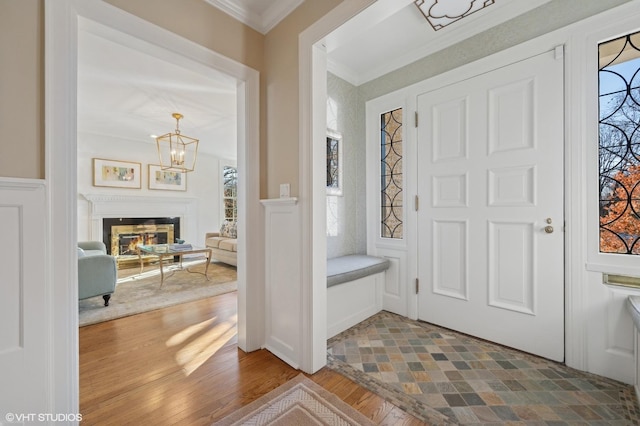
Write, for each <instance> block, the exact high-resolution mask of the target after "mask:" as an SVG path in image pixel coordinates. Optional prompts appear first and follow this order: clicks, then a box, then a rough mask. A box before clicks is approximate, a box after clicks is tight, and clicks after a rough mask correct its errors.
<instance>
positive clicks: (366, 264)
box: [327, 254, 389, 287]
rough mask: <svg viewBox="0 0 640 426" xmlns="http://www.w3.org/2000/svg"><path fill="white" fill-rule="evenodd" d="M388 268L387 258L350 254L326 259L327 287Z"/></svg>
mask: <svg viewBox="0 0 640 426" xmlns="http://www.w3.org/2000/svg"><path fill="white" fill-rule="evenodd" d="M388 268H389V259H385V258H381V257H375V256H368V255H365V254H352V255H348V256H340V257H334V258H333V259H328V260H327V287H331V286H334V285H338V284H342V283H345V282H348V281H354V280H357V279H358V278H362V277H366V276H368V275H373V274H377V273H378V272H382V271H386V270H387V269H388Z"/></svg>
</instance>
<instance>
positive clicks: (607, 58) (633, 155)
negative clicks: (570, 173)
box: [598, 33, 640, 255]
mask: <svg viewBox="0 0 640 426" xmlns="http://www.w3.org/2000/svg"><path fill="white" fill-rule="evenodd" d="M598 52H599V72H598V77H599V109H600V117H599V120H600V121H599V123H600V124H599V151H598V154H599V155H598V158H599V184H600V188H599V189H600V211H599V215H600V252H602V253H619V254H631V255H637V254H640V33H634V34H629V35H626V36H623V37H620V38H617V39H615V40H611V41H608V42H606V43H601V44H600V45H599V48H598Z"/></svg>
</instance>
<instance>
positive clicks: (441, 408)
mask: <svg viewBox="0 0 640 426" xmlns="http://www.w3.org/2000/svg"><path fill="white" fill-rule="evenodd" d="M328 361H329V362H328V366H329V368H331V369H333V370H336V371H338V372H340V373H341V374H344V375H345V376H347V377H349V378H351V379H352V380H354V381H356V382H357V383H359V384H361V385H362V386H364V387H365V388H367V389H369V390H371V391H373V392H375V393H377V394H378V395H380V396H382V397H384V398H385V399H387V400H389V401H391V402H392V403H394V404H396V405H397V406H399V407H401V408H403V409H404V410H405V411H407V412H408V413H411V414H413V415H414V416H416V417H418V418H420V419H422V420H424V421H425V422H426V423H428V424H463V425H492V424H495V425H499V424H509V425H638V424H640V410H639V408H638V405H637V403H636V397H635V392H634V390H633V387H632V386H629V385H625V384H623V383H619V382H616V381H614V380H609V379H607V378H603V377H600V376H596V375H592V374H587V373H583V372H580V371H577V370H574V369H571V368H568V367H566V366H564V365H562V364H558V363H555V362H552V361H548V360H545V359H541V358H537V357H534V356H531V355H528V354H524V353H522V352H519V351H516V350H512V349H509V348H505V347H502V346H499V345H495V344H491V343H488V342H486V341H483V340H479V339H475V338H472V337H469V336H467V335H463V334H460V333H456V332H454V331H451V330H447V329H443V328H440V327H436V326H434V325H431V324H427V323H423V322H418V321H412V320H410V319H407V318H404V317H401V316H398V315H395V314H391V313H389V312H380V313H378V314H376V315H374V316H373V317H371V318H369V319H368V320H366V321H364V322H362V323H360V324H358V325H356V326H355V327H353V328H351V329H349V330H347V331H345V332H344V333H341V334H339V335H338V336H335V337H334V338H332V339H330V340H329V344H328Z"/></svg>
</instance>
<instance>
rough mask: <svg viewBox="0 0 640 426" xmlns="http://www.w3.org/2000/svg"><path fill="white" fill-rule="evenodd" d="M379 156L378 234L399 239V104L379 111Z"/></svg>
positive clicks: (400, 231)
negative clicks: (379, 205)
mask: <svg viewBox="0 0 640 426" xmlns="http://www.w3.org/2000/svg"><path fill="white" fill-rule="evenodd" d="M380 160H381V161H380V178H381V179H380V188H381V194H380V200H381V230H380V232H381V235H380V236H381V237H382V238H394V239H402V238H403V228H402V220H403V210H402V201H403V196H402V195H403V193H402V108H398V109H396V110H393V111H389V112H386V113H384V114H381V115H380Z"/></svg>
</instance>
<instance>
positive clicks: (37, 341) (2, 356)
mask: <svg viewBox="0 0 640 426" xmlns="http://www.w3.org/2000/svg"><path fill="white" fill-rule="evenodd" d="M46 212H47V209H46V190H45V185H44V182H42V181H38V180H30V179H29V180H27V179H25V180H22V179H3V178H0V235H2V244H0V268H1V270H2V278H0V283H2V285H1V287H2V297H0V324H2V325H1V326H0V377H1V378H2V379H1V380H0V381H1V382H2V384H3V385H2V386H0V413H3V418H4V413H34V412H46V411H47V407H48V406H47V403H48V401H47V398H46V392H44V391H43V390H44V389H48V388H49V386H50V380H51V375H50V372H49V367H48V366H49V362H50V354H49V351H48V349H47V348H48V344H47V343H48V341H49V334H48V332H49V325H50V319H49V316H48V312H49V311H48V310H47V309H46V301H47V285H48V280H47V277H46V273H45V271H46V264H47V261H46V259H47V254H46V248H47V244H48V242H47V241H46V235H47V227H46V224H47V213H46Z"/></svg>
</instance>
